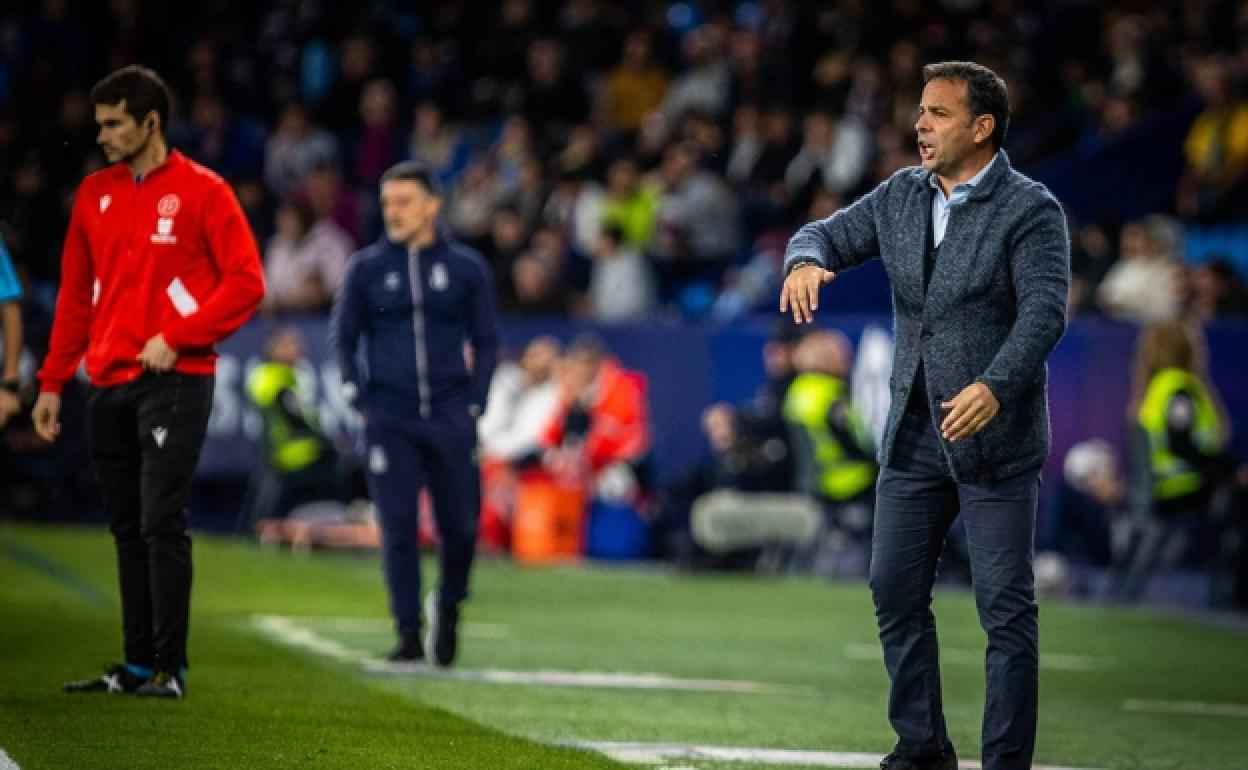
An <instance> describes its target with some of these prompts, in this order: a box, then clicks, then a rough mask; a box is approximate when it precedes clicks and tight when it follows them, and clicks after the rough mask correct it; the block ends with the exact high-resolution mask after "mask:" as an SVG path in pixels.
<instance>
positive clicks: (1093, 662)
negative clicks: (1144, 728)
mask: <svg viewBox="0 0 1248 770" xmlns="http://www.w3.org/2000/svg"><path fill="white" fill-rule="evenodd" d="M845 657H847V658H849V659H850V660H874V661H880V660H883V659H884V653H883V652H882V651H881V650H880V646H879V645H878V644H861V643H857V642H851V643H849V644H847V645H845ZM940 662H941V663H948V664H950V665H954V666H982V665H983V664H984V651H983V650H969V649H966V648H964V647H944V646H942V647H941V648H940ZM1040 668H1041V669H1043V670H1045V671H1104V670H1106V669H1109V668H1111V665H1110V663H1109V660H1108V659H1107V658H1095V657H1092V656H1090V655H1068V654H1063V653H1054V652H1042V653H1040Z"/></svg>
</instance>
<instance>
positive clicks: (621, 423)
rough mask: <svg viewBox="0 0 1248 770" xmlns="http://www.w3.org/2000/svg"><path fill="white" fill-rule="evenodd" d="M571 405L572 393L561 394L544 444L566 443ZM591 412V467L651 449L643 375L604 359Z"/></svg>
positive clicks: (596, 468) (633, 457)
mask: <svg viewBox="0 0 1248 770" xmlns="http://www.w3.org/2000/svg"><path fill="white" fill-rule="evenodd" d="M571 407H572V404H571V403H570V401H569V394H567V393H562V394H560V397H559V406H558V408H557V409H556V412H555V417H554V420H553V421H552V422H551V423H550V425H549V427H548V428H547V429H546V432H545V435H544V436H543V437H542V438H543V445H544V446H546V447H551V448H553V447H558V446H560V445H561V444H562V443H563V438H564V435H563V433H564V423H565V421H566V420H567V417H568V412H569V410H570V409H571ZM588 411H589V433H588V435H586V437H585V444H584V446H583V448H582V451H583V452H584V453H585V457H586V459H587V460H588V462H589V466H590V468H591V469H592V470H594V471H599V470H602V469H603V468H605V467H606V466H608V465H611V464H612V463H617V462H625V461H629V460H636V459H637V458H639V457H641V456H642V455H643V454H645V452H646V450H648V449H649V448H650V428H649V425H648V416H647V413H646V378H645V376H644V375H642V374H639V373H637V372H630V371H627V370H625V369H624V368H623V367H621V366H620V365H619V364H618V363H616V362H615V361H614V360H612V359H610V358H607V359H604V360H603V362H602V367H601V368H600V369H599V370H598V378H597V380H596V381H595V383H594V394H593V396H592V397H591V399H590V403H589V405H588Z"/></svg>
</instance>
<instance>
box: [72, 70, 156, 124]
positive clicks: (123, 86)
mask: <svg viewBox="0 0 1248 770" xmlns="http://www.w3.org/2000/svg"><path fill="white" fill-rule="evenodd" d="M171 101H172V100H171V99H170V97H169V86H167V85H165V81H164V80H163V79H161V77H160V75H157V74H156V71H155V70H153V69H151V68H150V67H143V66H140V65H138V64H131V65H129V66H127V67H122V68H121V69H119V70H117V71H116V72H114V73H112V74H110V75H108V76H106V77H104V78H103V79H102V80H100V82H98V83H96V84H95V85H94V86H92V88H91V104H93V105H96V106H98V105H101V104H104V105H108V106H112V105H116V104H121V103H122V102H125V105H126V114H127V115H129V116H130V117H132V118H134V122H136V123H138V122H141V121H142V120H143V118H145V117H147V114H148V113H149V112H155V113H156V115H157V116H158V117H159V118H160V133H161V134H164V133H165V129H166V128H167V127H168V126H169V103H170V102H171Z"/></svg>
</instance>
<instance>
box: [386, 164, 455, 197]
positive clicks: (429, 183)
mask: <svg viewBox="0 0 1248 770" xmlns="http://www.w3.org/2000/svg"><path fill="white" fill-rule="evenodd" d="M386 182H415V183H416V184H418V185H420V186H421V187H423V188H425V192H427V193H429V194H430V195H434V196H437V197H439V198H441V197H442V183H441V182H439V181H438V177H437V176H436V175H435V174H434V173H433V172H432V171H430V170H429V167H428V166H426V165H425V164H424V163H421V162H420V161H418V160H404V161H400V162H398V163H395V164H394V165H393V166H391V167H390V168H388V169H386V173H384V174H382V175H381V183H382V184H385V183H386Z"/></svg>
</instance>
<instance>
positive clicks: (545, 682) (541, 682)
mask: <svg viewBox="0 0 1248 770" xmlns="http://www.w3.org/2000/svg"><path fill="white" fill-rule="evenodd" d="M364 668H365V670H367V671H369V672H371V673H374V674H391V675H404V676H415V677H422V678H425V679H447V680H454V681H460V682H486V683H489V684H520V685H532V686H535V687H598V688H605V689H615V690H679V691H684V692H729V693H742V694H748V695H801V696H813V695H817V694H818V691H817V690H815V689H814V688H811V687H804V686H800V685H798V686H793V685H777V684H765V683H763V682H748V681H741V680H736V679H694V678H684V677H675V676H667V675H666V674H650V673H641V674H636V673H623V672H618V671H558V670H551V669H540V670H537V671H510V670H506V669H500V668H481V669H471V668H434V667H432V666H429V665H427V664H424V663H388V662H386V661H369V662H367V663H365V664H364Z"/></svg>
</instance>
